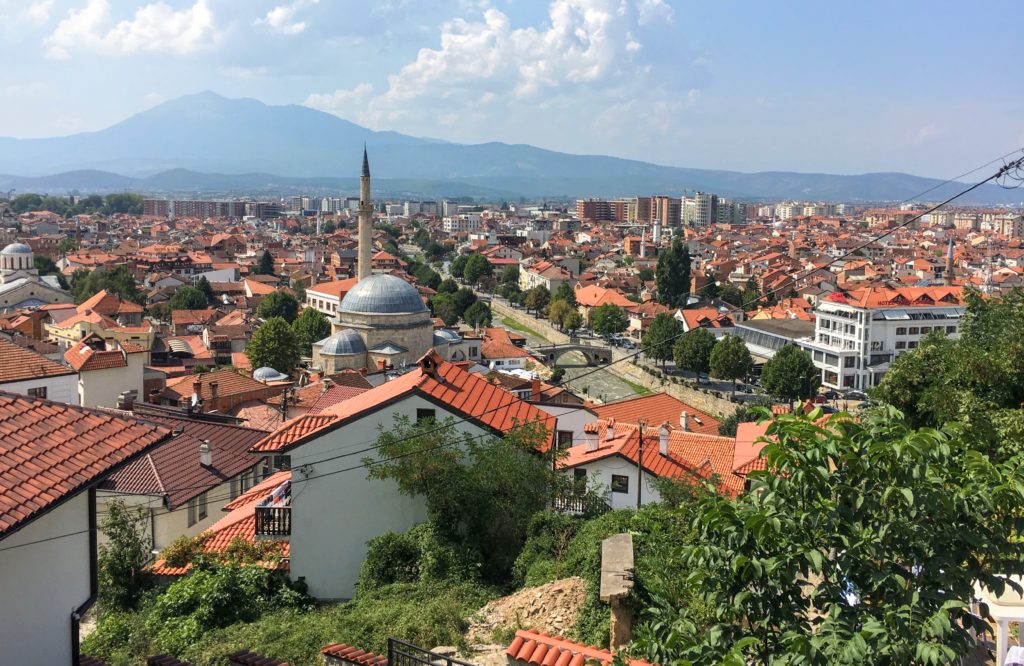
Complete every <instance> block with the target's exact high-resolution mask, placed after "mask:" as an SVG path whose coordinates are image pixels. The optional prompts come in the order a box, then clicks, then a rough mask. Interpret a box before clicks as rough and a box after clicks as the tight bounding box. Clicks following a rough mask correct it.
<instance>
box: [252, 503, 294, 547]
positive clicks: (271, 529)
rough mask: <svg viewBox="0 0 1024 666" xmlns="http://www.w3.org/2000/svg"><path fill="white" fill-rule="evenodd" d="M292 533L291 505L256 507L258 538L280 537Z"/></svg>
mask: <svg viewBox="0 0 1024 666" xmlns="http://www.w3.org/2000/svg"><path fill="white" fill-rule="evenodd" d="M291 534H292V508H291V507H290V506H258V507H256V538H262V539H280V538H282V537H288V536H291Z"/></svg>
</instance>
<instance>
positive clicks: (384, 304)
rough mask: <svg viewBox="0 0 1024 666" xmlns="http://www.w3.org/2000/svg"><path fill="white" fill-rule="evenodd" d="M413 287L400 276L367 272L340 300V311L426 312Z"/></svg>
mask: <svg viewBox="0 0 1024 666" xmlns="http://www.w3.org/2000/svg"><path fill="white" fill-rule="evenodd" d="M426 309H427V306H426V305H424V304H423V299H422V298H420V293H419V292H418V291H416V287H413V286H412V285H411V284H409V283H408V282H406V281H405V280H403V279H402V278H399V277H395V276H394V275H389V274H387V273H378V274H377V275H370V276H367V277H365V278H363V279H362V280H360V281H359V282H357V283H356V286H354V287H352V289H350V290H349V292H348V293H347V294H345V298H343V299H341V308H340V309H339V311H340V312H359V313H367V314H403V313H412V312H425V311H426Z"/></svg>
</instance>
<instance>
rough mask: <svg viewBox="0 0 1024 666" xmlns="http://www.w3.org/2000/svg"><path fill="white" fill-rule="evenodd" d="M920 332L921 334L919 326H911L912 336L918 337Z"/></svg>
mask: <svg viewBox="0 0 1024 666" xmlns="http://www.w3.org/2000/svg"><path fill="white" fill-rule="evenodd" d="M920 332H921V331H920V330H919V329H918V328H917V326H911V327H910V334H911V335H917V334H918V333H920Z"/></svg>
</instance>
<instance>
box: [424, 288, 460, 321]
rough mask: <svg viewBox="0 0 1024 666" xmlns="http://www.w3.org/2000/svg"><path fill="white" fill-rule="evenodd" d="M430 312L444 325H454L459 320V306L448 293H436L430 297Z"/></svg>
mask: <svg viewBox="0 0 1024 666" xmlns="http://www.w3.org/2000/svg"><path fill="white" fill-rule="evenodd" d="M430 312H431V313H432V314H433V315H434V316H435V317H438V318H439V319H441V321H443V322H444V325H445V326H454V325H455V324H456V323H458V321H459V308H458V306H456V305H455V299H454V298H452V295H451V294H450V293H438V294H437V295H435V296H434V297H433V298H431V299H430Z"/></svg>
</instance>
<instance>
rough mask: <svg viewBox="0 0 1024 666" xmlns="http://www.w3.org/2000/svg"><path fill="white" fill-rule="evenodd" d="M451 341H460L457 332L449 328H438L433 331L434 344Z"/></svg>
mask: <svg viewBox="0 0 1024 666" xmlns="http://www.w3.org/2000/svg"><path fill="white" fill-rule="evenodd" d="M452 342H462V338H461V337H460V336H459V334H458V333H456V332H455V331H453V330H452V329H450V328H439V329H437V330H436V331H434V344H435V345H437V344H448V343H452Z"/></svg>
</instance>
